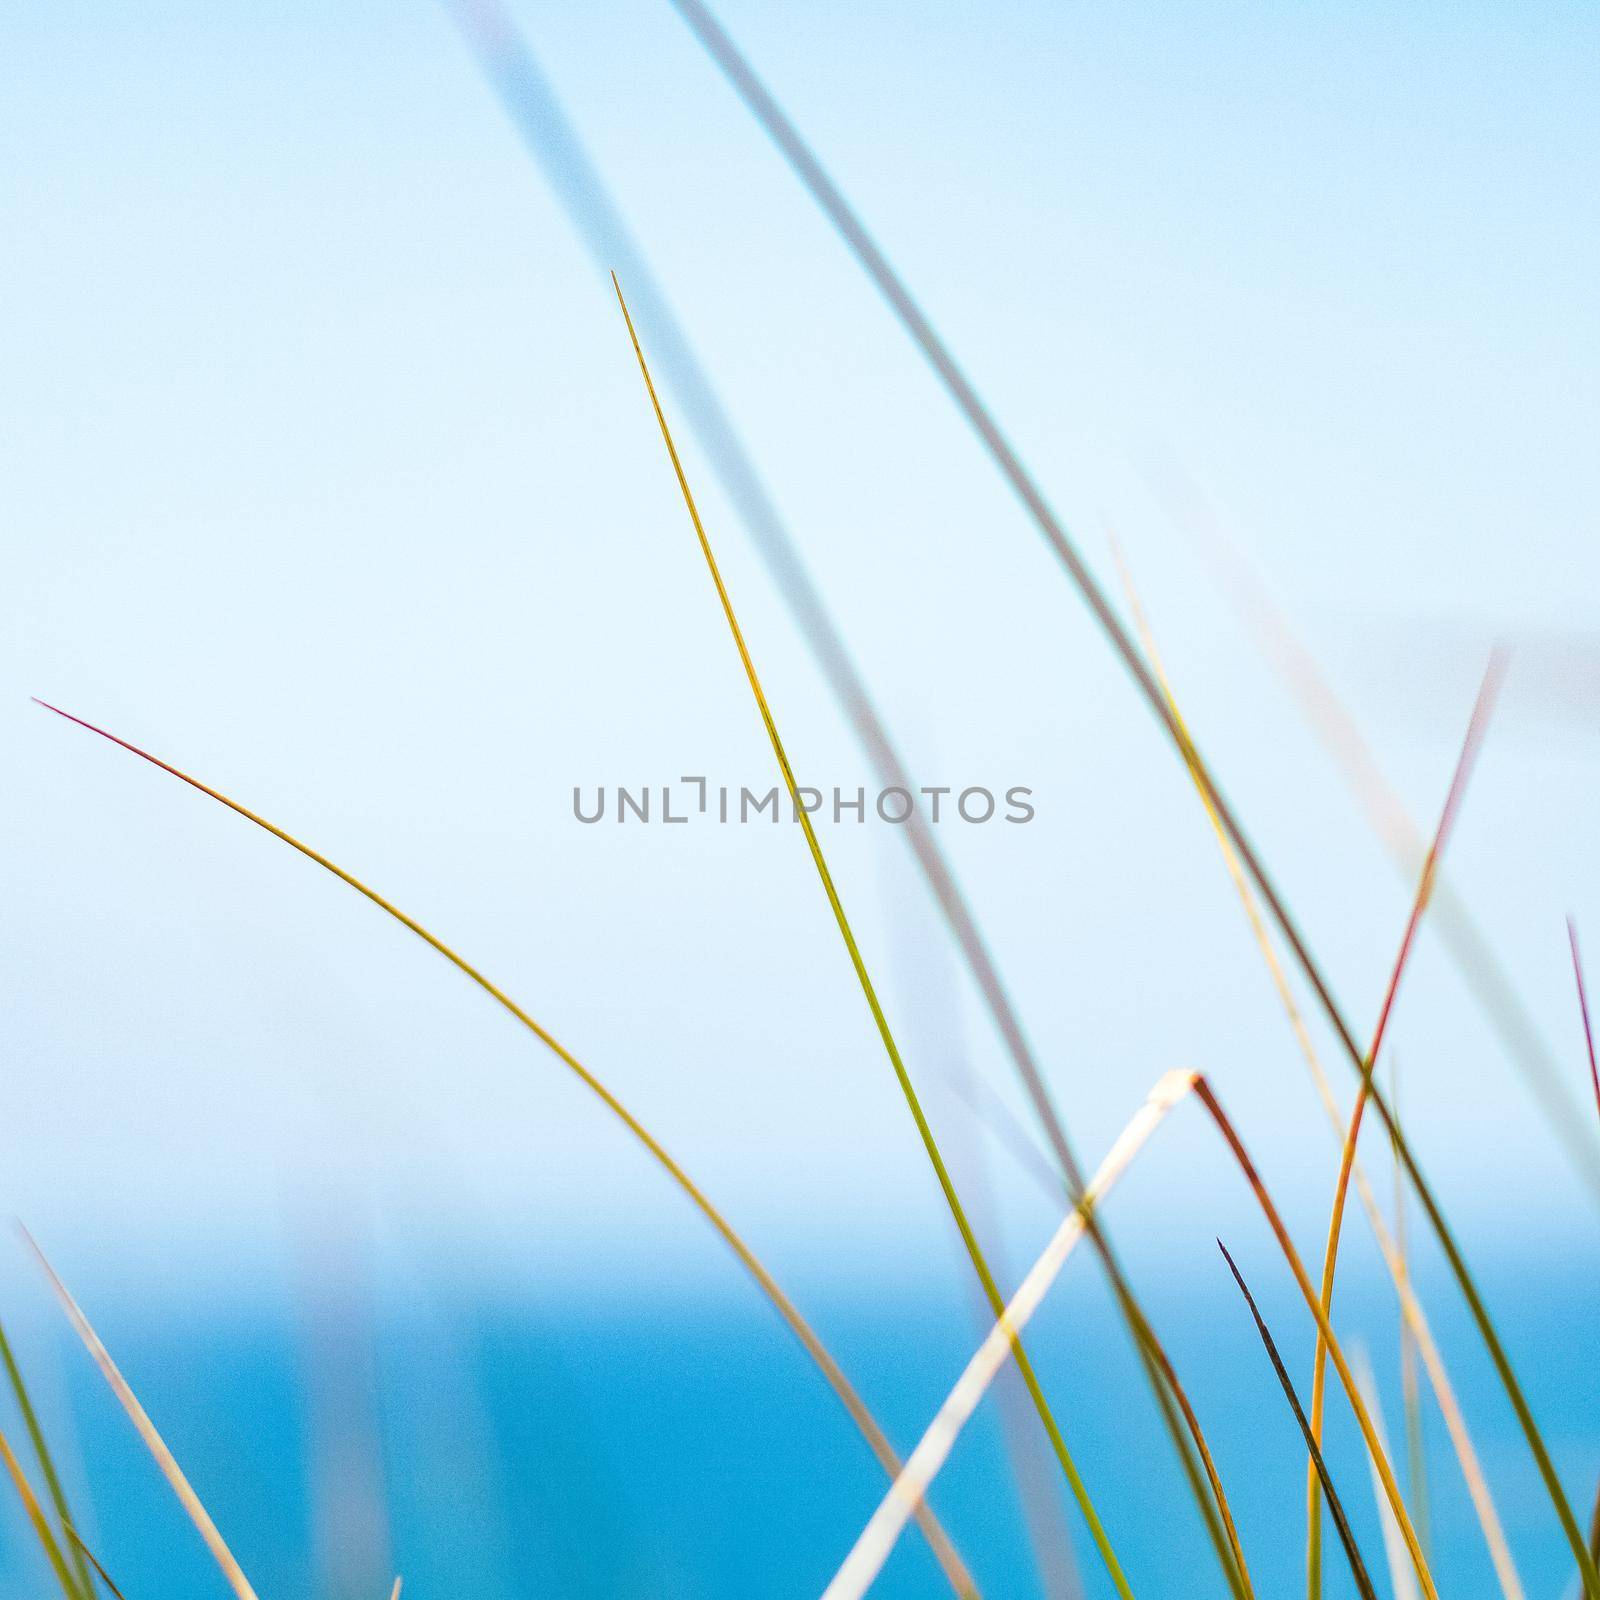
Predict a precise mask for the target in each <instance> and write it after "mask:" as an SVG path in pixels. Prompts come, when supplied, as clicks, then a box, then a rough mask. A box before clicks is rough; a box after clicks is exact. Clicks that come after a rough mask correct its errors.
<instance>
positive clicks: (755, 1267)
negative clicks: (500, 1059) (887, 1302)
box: [36, 700, 978, 1600]
mask: <svg viewBox="0 0 1600 1600" xmlns="http://www.w3.org/2000/svg"><path fill="white" fill-rule="evenodd" d="M36 703H37V704H38V705H40V706H43V707H44V709H45V710H46V711H53V712H55V714H56V715H57V716H58V717H62V718H64V719H65V720H66V721H68V722H72V723H76V724H77V725H78V726H79V727H80V728H84V729H87V730H88V732H90V733H95V734H98V735H99V736H100V737H101V738H102V739H106V740H109V741H110V742H111V743H112V744H114V745H118V746H120V747H121V748H122V749H124V750H126V751H128V752H129V754H131V755H136V756H138V757H140V758H141V759H142V760H144V761H148V762H149V763H150V764H151V765H152V766H154V767H159V768H160V769H161V770H162V771H163V772H165V773H168V774H169V775H170V776H172V777H174V778H177V779H179V780H181V781H182V782H183V783H186V784H188V785H189V787H190V788H191V789H197V790H198V791H199V792H200V793H201V794H203V795H205V796H207V797H208V798H209V799H212V800H215V801H216V802H217V803H218V804H219V805H224V806H226V807H227V808H228V809H229V810H230V811H233V812H236V813H237V814H238V815H239V816H241V817H243V818H244V819H245V820H246V821H247V822H253V823H254V824H255V825H256V826H257V827H258V828H260V829H262V830H263V831H264V832H266V833H270V834H271V835H272V836H273V838H275V839H278V840H280V841H281V842H282V843H284V844H286V845H288V846H289V847H290V848H291V849H293V850H297V851H299V853H300V854H301V855H303V856H304V857H306V859H307V860H308V861H313V862H315V863H316V864H317V865H318V866H319V867H321V868H322V869H323V870H324V871H326V872H330V873H332V874H333V876H334V877H336V878H337V879H339V881H340V882H341V883H344V884H347V885H348V886H349V887H350V888H352V889H354V890H355V891H356V892H357V893H358V894H360V895H362V896H363V897H364V898H365V899H367V900H370V901H371V902H372V904H373V905H375V906H377V907H378V909H379V910H380V911H384V912H386V913H387V914H388V915H389V916H391V917H393V918H394V920H395V921H396V922H398V923H399V924H400V925H401V926H402V927H403V928H406V929H407V930H409V931H410V932H411V933H414V934H415V935H416V936H417V938H419V939H420V940H422V942H423V943H424V944H426V945H428V946H429V947H430V948H431V949H433V950H435V951H437V952H438V953H439V954H440V955H441V956H443V957H444V958H445V960H446V961H448V962H449V963H450V964H451V966H453V967H455V968H456V970H457V971H458V972H460V973H462V974H463V975H464V976H465V977H467V978H470V979H471V980H472V982H473V983H475V984H476V985H477V986H478V988H480V989H481V990H483V992H484V993H485V994H487V995H488V996H489V997H490V998H491V999H492V1000H494V1001H495V1002H496V1003H497V1004H498V1005H499V1006H500V1007H501V1008H502V1009H503V1010H505V1011H507V1012H509V1013H510V1015H511V1016H512V1017H514V1018H515V1019H516V1020H517V1021H518V1022H519V1023H520V1024H521V1025H522V1026H523V1027H524V1028H526V1029H527V1030H528V1031H529V1032H530V1033H532V1034H533V1036H534V1037H535V1038H536V1039H538V1040H539V1042H540V1043H541V1044H543V1045H544V1046H545V1048H546V1049H548V1050H549V1051H550V1052H551V1053H552V1054H553V1055H555V1057H556V1058H557V1059H558V1060H559V1061H560V1062H561V1063H562V1064H563V1065H564V1066H565V1067H566V1068H567V1069H568V1070H569V1071H570V1072H571V1073H572V1074H573V1075H574V1076H575V1077H576V1078H577V1079H578V1080H579V1081H580V1082H581V1083H582V1084H583V1085H584V1086H585V1088H587V1089H588V1090H589V1091H590V1093H592V1094H593V1095H594V1096H595V1097H596V1098H597V1099H598V1100H599V1101H600V1102H601V1103H602V1104H603V1105H604V1106H605V1107H606V1109H607V1110H608V1111H610V1112H611V1114H612V1115H613V1116H614V1117H616V1118H617V1120H618V1121H619V1122H621V1123H622V1125H623V1126H624V1127H625V1128H626V1129H627V1130H628V1132H629V1133H631V1134H632V1135H633V1137H634V1138H635V1139H636V1140H637V1141H638V1142H639V1143H640V1144H641V1145H643V1146H644V1148H645V1149H646V1151H648V1152H649V1154H650V1156H651V1157H652V1158H653V1159H654V1160H655V1162H656V1163H657V1165H659V1166H660V1167H661V1168H662V1169H663V1170H664V1171H665V1172H666V1174H667V1176H668V1177H670V1178H671V1179H672V1181H673V1182H674V1183H675V1184H676V1185H677V1186H678V1188H679V1189H680V1190H681V1191H682V1192H683V1194H684V1195H685V1196H686V1197H687V1198H688V1199H689V1200H690V1201H691V1203H692V1204H693V1205H694V1207H695V1209H696V1210H697V1211H699V1212H700V1214H701V1215H702V1216H703V1217H704V1218H705V1219H706V1221H707V1222H709V1223H710V1224H711V1226H712V1227H713V1228H714V1229H715V1230H716V1232H717V1234H718V1235H719V1236H720V1237H721V1239H722V1240H723V1242H724V1243H725V1244H726V1245H727V1246H728V1248H729V1249H730V1250H732V1252H733V1253H734V1255H735V1256H736V1257H737V1258H738V1260H739V1263H740V1265H741V1266H743V1267H744V1269H745V1271H746V1272H748V1273H749V1274H750V1276H751V1277H752V1278H754V1279H755V1281H756V1283H757V1285H758V1286H759V1287H760V1289H761V1291H762V1292H763V1293H764V1294H765V1295H766V1297H767V1298H768V1300H770V1301H771V1302H772V1305H773V1307H774V1308H775V1309H776V1311H777V1312H778V1314H779V1316H780V1317H782V1318H783V1321H784V1322H785V1324H787V1326H788V1328H789V1330H790V1332H791V1333H793V1334H794V1336H795V1338H796V1339H797V1340H798V1341H799V1343H800V1345H801V1346H802V1348H803V1349H804V1350H805V1352H806V1354H807V1355H808V1356H810V1357H811V1360H812V1361H813V1362H814V1363H815V1365H816V1366H817V1368H818V1370H819V1371H820V1372H821V1373H822V1375H823V1377H825V1378H826V1379H827V1381H828V1384H829V1387H830V1388H832V1390H833V1392H834V1393H835V1394H836V1395H837V1396H838V1398H839V1400H840V1403H841V1404H842V1405H843V1406H844V1408H845V1410H846V1411H847V1412H848V1413H849V1415H850V1419H851V1421H853V1422H854V1423H855V1425H856V1427H857V1428H858V1429H859V1430H860V1432H861V1435H862V1437H863V1438H864V1439H865V1440H866V1441H867V1444H868V1446H869V1447H870V1448H871V1450H872V1453H873V1455H874V1456H875V1457H876V1458H877V1460H878V1463H879V1465H880V1466H882V1468H883V1470H884V1471H885V1473H887V1474H888V1475H889V1476H890V1477H891V1478H892V1477H894V1475H895V1474H896V1473H897V1472H898V1471H899V1468H900V1460H899V1457H898V1456H897V1455H896V1454H895V1452H894V1449H893V1447H892V1446H891V1445H890V1444H889V1441H888V1439H887V1438H886V1437H885V1435H884V1433H883V1430H882V1429H881V1428H880V1427H879V1426H878V1424H877V1421H876V1419H875V1418H874V1417H873V1415H872V1413H871V1412H870V1411H869V1410H868V1409H867V1406H866V1402H865V1401H863V1400H862V1398H861V1396H860V1395H859V1394H857V1393H856V1390H855V1388H854V1386H853V1385H852V1384H851V1382H850V1380H849V1379H848V1378H847V1377H846V1376H845V1374H844V1371H843V1369H842V1368H841V1367H840V1366H839V1364H838V1362H837V1361H835V1360H834V1359H833V1356H832V1355H831V1354H830V1353H829V1351H828V1349H827V1346H826V1345H824V1344H823V1342H822V1340H821V1339H820V1338H819V1337H818V1336H817V1334H816V1332H815V1331H814V1330H813V1329H812V1327H811V1325H810V1324H809V1323H808V1322H807V1321H806V1320H805V1318H804V1317H803V1316H801V1314H800V1311H799V1309H798V1307H796V1306H795V1304H794V1302H793V1301H792V1300H790V1299H789V1297H788V1295H787V1294H785V1293H784V1291H783V1290H782V1288H780V1287H779V1285H778V1281H777V1279H775V1278H774V1277H773V1276H772V1274H771V1273H770V1272H768V1271H767V1269H766V1267H765V1266H764V1265H763V1264H762V1263H761V1261H760V1259H759V1258H758V1257H757V1255H756V1254H755V1252H754V1251H753V1250H752V1249H751V1248H750V1247H749V1246H748V1245H747V1244H746V1243H745V1242H744V1240H743V1239H742V1238H741V1237H740V1236H739V1234H738V1233H736V1232H735V1231H734V1228H733V1225H732V1224H731V1223H730V1222H729V1221H728V1220H727V1218H726V1217H724V1216H723V1214H722V1213H721V1211H719V1210H718V1209H717V1208H716V1207H715V1206H714V1205H713V1204H712V1203H711V1201H710V1199H709V1198H708V1197H707V1196H706V1195H705V1193H704V1192H703V1191H702V1190H701V1189H700V1188H699V1186H698V1185H697V1184H695V1183H694V1181H693V1180H692V1179H691V1178H690V1177H689V1175H688V1173H687V1172H685V1171H684V1169H683V1168H682V1167H680V1166H679V1165H678V1163H677V1162H676V1160H674V1159H673V1157H672V1156H671V1155H670V1154H669V1153H668V1152H667V1150H666V1148H665V1146H663V1145H662V1144H661V1143H660V1142H659V1141H658V1140H657V1139H656V1138H655V1136H654V1135H653V1134H652V1133H650V1131H649V1130H648V1129H647V1128H646V1127H645V1126H644V1124H643V1123H642V1122H640V1121H639V1119H638V1118H637V1117H635V1116H634V1115H633V1113H632V1112H631V1111H629V1110H628V1108H627V1107H626V1106H625V1105H624V1104H623V1103H622V1102H621V1101H620V1100H619V1099H617V1097H616V1096H615V1095H614V1094H612V1092H611V1091H610V1090H609V1089H608V1088H607V1087H606V1086H605V1085H604V1084H603V1083H602V1082H601V1081H600V1079H599V1078H597V1077H595V1075H594V1074H593V1073H592V1072H590V1071H589V1069H588V1068H587V1067H585V1066H584V1065H583V1063H582V1062H581V1061H579V1060H578V1058H577V1057H576V1056H575V1055H573V1054H572V1052H571V1051H570V1050H568V1049H567V1048H566V1046H565V1045H563V1044H562V1043H561V1042H560V1041H559V1040H558V1039H557V1038H556V1037H555V1036H554V1035H553V1034H551V1033H550V1032H549V1031H548V1030H547V1029H545V1028H544V1027H542V1026H541V1025H540V1024H539V1023H538V1022H536V1021H535V1020H534V1019H533V1017H532V1016H531V1015H529V1013H528V1012H526V1011H524V1010H523V1009H522V1007H521V1006H519V1005H518V1004H517V1003H516V1001H515V1000H513V999H512V998H511V997H510V995H508V994H507V993H506V992H505V991H504V990H503V989H501V988H499V987H498V986H497V985H496V984H494V983H493V982H491V981H490V979H488V978H487V977H485V976H484V974H483V973H482V972H480V971H479V970H478V969H477V968H476V967H474V966H473V965H472V964H471V963H470V962H468V961H467V960H466V959H465V958H464V957H462V956H459V955H457V954H456V952H455V951H454V950H452V949H451V948H450V946H449V945H447V944H445V943H444V941H443V940H442V939H440V938H439V937H438V936H437V935H436V934H433V933H430V932H429V931H428V929H426V928H425V927H423V926H422V924H421V923H420V922H417V921H416V920H415V919H414V918H412V917H410V916H408V915H407V914H406V913H405V912H404V911H402V910H401V909H400V908H399V907H398V906H397V905H395V904H394V903H393V902H392V901H389V900H386V899H384V897H383V896H382V895H380V894H379V893H378V892H377V891H376V890H375V889H370V888H368V887H367V885H366V884H364V883H363V882H362V881H361V880H360V879H359V878H357V877H355V876H354V875H353V874H351V873H349V872H346V871H345V869H344V868H343V867H341V866H339V865H338V864H337V863H335V862H333V861H331V860H329V859H328V857H327V856H325V855H322V854H320V853H319V852H318V851H316V850H313V849H312V848H311V846H310V845H308V844H303V843H302V842H301V841H300V840H299V839H296V838H295V837H294V835H293V834H290V833H287V832H285V831H284V830H283V829H282V828H280V827H278V826H277V824H276V823H272V822H269V821H267V819H266V818H265V817H263V816H260V815H259V814H258V813H256V812H254V811H251V810H250V809H249V808H248V807H247V806H243V805H241V804H240V803H239V802H238V801H237V800H233V799H231V798H229V796H227V795H225V794H223V793H222V791H221V790H220V789H213V788H211V787H210V785H208V784H205V783H202V782H201V781H200V780H199V779H198V778H194V777H191V776H190V775H189V774H188V773H187V772H183V771H181V770H180V769H179V768H177V767H175V766H173V765H171V763H169V762H166V761H163V760H162V759H161V758H160V757H159V756H154V755H151V754H150V752H149V751H148V750H141V749H140V748H139V746H138V745H136V744H131V743H129V741H128V740H126V739H122V738H119V737H118V736H117V735H116V734H114V733H109V732H107V731H106V730H105V729H104V728H97V727H96V726H95V725H94V724H93V723H92V722H86V721H84V719H83V718H82V717H75V716H73V715H72V713H71V712H70V711H63V710H61V708H60V707H59V706H53V705H51V704H49V702H48V701H45V700H36ZM919 1524H920V1526H921V1528H922V1531H923V1533H924V1535H925V1536H926V1537H927V1540H928V1544H929V1547H930V1548H931V1549H932V1550H933V1553H934V1555H935V1557H936V1558H937V1559H938V1561H939V1565H940V1568H941V1569H942V1570H943V1572H944V1574H945V1577H946V1578H947V1580H948V1581H949V1583H950V1585H951V1587H952V1589H953V1590H954V1591H955V1593H956V1594H957V1595H959V1596H961V1597H963V1600H967V1597H969V1596H973V1595H976V1594H977V1592H978V1590H977V1585H976V1582H975V1581H974V1579H973V1577H972V1574H971V1573H970V1572H968V1570H967V1568H966V1565H965V1563H964V1562H963V1561H962V1560H961V1557H960V1556H959V1555H958V1554H957V1553H956V1549H955V1546H954V1545H953V1544H952V1543H951V1542H950V1538H949V1536H948V1534H946V1533H945V1531H944V1529H943V1528H942V1527H941V1526H940V1525H939V1522H938V1520H937V1518H935V1517H934V1516H933V1514H932V1512H931V1511H929V1512H928V1513H927V1515H926V1517H925V1518H920V1519H919Z"/></svg>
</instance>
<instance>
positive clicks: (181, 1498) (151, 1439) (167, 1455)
mask: <svg viewBox="0 0 1600 1600" xmlns="http://www.w3.org/2000/svg"><path fill="white" fill-rule="evenodd" d="M22 1236H23V1238H24V1239H25V1240H27V1243H28V1247H29V1249H31V1250H32V1251H33V1253H34V1255H35V1256H36V1257H37V1258H38V1261H39V1265H40V1266H41V1267H43V1268H44V1272H45V1276H46V1277H47V1278H48V1279H49V1280H50V1287H51V1288H52V1289H54V1290H55V1293H56V1298H57V1299H58V1300H59V1301H60V1302H61V1308H62V1310H64V1311H65V1312H66V1314H67V1320H68V1321H70V1322H71V1324H72V1326H73V1328H74V1329H75V1330H76V1331H77V1335H78V1337H79V1338H80V1339H81V1340H82V1341H83V1345H84V1348H85V1349H86V1350H87V1351H88V1352H89V1354H90V1355H91V1356H92V1357H93V1358H94V1363H95V1365H96V1366H97V1367H99V1369H100V1373H101V1376H102V1377H104V1378H105V1380H106V1383H107V1385H108V1386H109V1387H110V1389H111V1392H112V1393H113V1394H114V1395H115V1396H116V1397H117V1399H118V1401H119V1402H120V1403H121V1405H122V1409H123V1410H124V1411H126V1412H127V1413H128V1420H129V1421H130V1422H132V1423H133V1426H134V1428H135V1430H136V1431H137V1432H138V1434H139V1437H140V1438H141V1439H143V1440H144V1444H145V1448H146V1449H147V1450H148V1451H149V1452H150V1454H151V1455H152V1456H154V1457H155V1462H156V1465H157V1466H158V1467H160V1468H161V1472H162V1475H163V1476H164V1477H165V1478H166V1480H167V1482H168V1483H169V1484H170V1485H171V1486H172V1492H173V1493H174V1494H175V1495H176V1496H177V1497H178V1503H179V1504H180V1505H181V1506H182V1507H183V1509H184V1510H185V1511H186V1512H188V1514H189V1520H190V1521H191V1522H192V1523H194V1525H195V1527H196V1528H197V1529H198V1530H199V1533H200V1537H201V1538H202V1539H203V1540H204V1541H205V1543H206V1548H207V1549H208V1550H210V1552H211V1558H212V1560H213V1561H215V1562H216V1564H217V1565H218V1567H220V1568H221V1569H222V1575H223V1576H224V1577H225V1578H226V1579H227V1580H228V1583H229V1585H230V1586H231V1587H232V1589H233V1592H234V1593H235V1594H236V1595H237V1596H238V1597H239V1600H257V1597H256V1592H255V1590H254V1589H252V1588H251V1587H250V1580H249V1579H248V1578H246V1577H245V1575H244V1569H243V1568H242V1567H241V1566H240V1565H239V1563H238V1562H237V1561H236V1560H235V1559H234V1556H233V1552H232V1551H231V1550H230V1549H229V1548H228V1546H227V1544H226V1542H225V1541H224V1540H223V1537H222V1535H221V1534H220V1533H219V1532H218V1531H217V1525H216V1523H214V1522H213V1521H212V1520H211V1516H210V1513H209V1512H207V1510H206V1508H205V1507H204V1506H203V1505H202V1504H201V1503H200V1497H199V1495H197V1494H196V1493H195V1492H194V1489H193V1487H192V1486H191V1484H190V1482H189V1480H188V1479H187V1478H186V1477H185V1476H184V1475H183V1469H182V1468H181V1467H180V1466H179V1465H178V1463H177V1461H176V1459H175V1458H174V1457H173V1454H172V1452H171V1451H170V1450H169V1449H168V1448H167V1445H166V1441H165V1440H164V1439H163V1438H162V1437H161V1435H160V1434H159V1433H158V1432H157V1431H156V1425H155V1424H154V1423H153V1422H152V1421H151V1420H150V1417H149V1414H148V1413H147V1412H146V1411H145V1409H144V1407H143V1406H142V1405H140V1404H139V1400H138V1397H137V1396H136V1395H135V1394H134V1392H133V1390H132V1389H131V1388H129V1386H128V1380H127V1379H126V1378H124V1377H123V1376H122V1373H121V1372H120V1371H119V1370H118V1368H117V1364H116V1362H114V1361H113V1360H112V1359H111V1352H110V1351H109V1350H107V1349H106V1347H105V1346H104V1345H103V1344H102V1343H101V1342H100V1336H99V1335H98V1334H97V1333H96V1332H95V1331H94V1329H93V1328H92V1327H91V1326H90V1325H89V1319H88V1318H87V1317H86V1316H84V1314H83V1312H82V1311H81V1310H80V1309H79V1307H78V1302H77V1301H76V1300H74V1299H73V1298H72V1296H71V1294H69V1293H68V1292H67V1286H66V1285H65V1284H64V1283H63V1282H62V1281H61V1279H60V1278H59V1277H57V1275H56V1270H55V1268H54V1267H52V1266H51V1265H50V1263H49V1261H48V1260H47V1259H46V1258H45V1254H44V1251H42V1250H41V1249H40V1248H39V1246H38V1244H37V1242H36V1241H35V1240H34V1237H33V1235H32V1234H31V1233H29V1232H28V1230H27V1229H26V1228H24V1229H23V1230H22Z"/></svg>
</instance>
